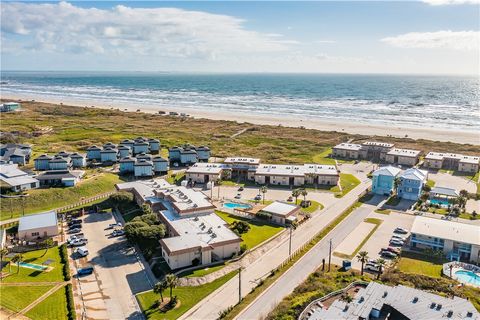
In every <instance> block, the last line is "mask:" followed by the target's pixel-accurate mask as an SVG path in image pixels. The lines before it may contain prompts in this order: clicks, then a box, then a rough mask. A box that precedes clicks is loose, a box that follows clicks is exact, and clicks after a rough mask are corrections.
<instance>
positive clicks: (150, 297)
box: [137, 271, 237, 319]
mask: <svg viewBox="0 0 480 320" xmlns="http://www.w3.org/2000/svg"><path fill="white" fill-rule="evenodd" d="M236 273H237V272H236V271H233V272H230V273H229V274H227V275H225V276H223V277H221V278H218V279H217V280H215V281H213V282H210V283H207V284H204V285H201V286H197V287H177V288H175V289H173V295H174V296H177V297H178V300H179V303H180V307H179V308H177V309H173V310H170V311H167V312H165V313H163V312H161V311H160V310H159V309H158V308H157V307H156V302H157V301H158V300H159V299H160V295H157V294H155V293H153V291H147V292H144V293H141V294H139V295H137V298H138V301H139V303H140V308H141V309H142V311H143V312H144V314H145V315H146V317H147V319H178V318H179V317H180V316H181V315H182V314H184V313H185V312H187V311H188V310H189V309H190V308H192V307H193V306H194V305H195V304H197V303H198V302H200V301H201V300H202V299H203V298H205V297H206V296H208V295H209V294H210V293H212V292H213V291H215V290H216V289H218V288H219V287H221V286H222V285H223V284H224V283H226V282H227V281H228V280H230V279H231V278H233V277H234V276H235V275H236ZM168 292H169V290H166V291H165V295H167V296H168V294H169V293H168Z"/></svg>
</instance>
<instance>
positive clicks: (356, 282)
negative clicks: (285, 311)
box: [298, 280, 369, 320]
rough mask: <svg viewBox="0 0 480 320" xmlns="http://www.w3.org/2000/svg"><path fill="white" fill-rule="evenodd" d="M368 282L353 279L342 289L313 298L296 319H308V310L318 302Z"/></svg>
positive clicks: (365, 284)
mask: <svg viewBox="0 0 480 320" xmlns="http://www.w3.org/2000/svg"><path fill="white" fill-rule="evenodd" d="M368 284H369V282H367V281H361V280H359V281H354V282H352V283H350V284H349V285H348V286H346V287H345V288H343V289H340V290H336V291H332V292H330V293H329V294H327V295H325V296H323V297H321V298H318V299H315V300H313V301H312V302H310V303H309V304H308V305H307V307H306V308H305V309H303V311H302V313H300V315H299V316H298V319H299V320H306V319H308V312H309V311H310V310H311V309H312V308H313V306H314V305H315V304H317V303H319V302H323V301H325V300H327V299H330V298H331V297H334V296H336V295H339V294H341V293H344V292H346V291H348V290H350V289H351V288H353V287H355V286H361V285H364V286H368Z"/></svg>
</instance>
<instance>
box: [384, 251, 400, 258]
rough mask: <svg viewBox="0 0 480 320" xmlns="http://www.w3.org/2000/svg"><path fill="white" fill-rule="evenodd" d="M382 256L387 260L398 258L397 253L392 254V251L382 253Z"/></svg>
mask: <svg viewBox="0 0 480 320" xmlns="http://www.w3.org/2000/svg"><path fill="white" fill-rule="evenodd" d="M381 256H382V257H385V258H395V257H397V255H396V254H395V253H393V252H390V251H382V253H381Z"/></svg>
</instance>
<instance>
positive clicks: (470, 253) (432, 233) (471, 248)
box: [410, 216, 480, 263]
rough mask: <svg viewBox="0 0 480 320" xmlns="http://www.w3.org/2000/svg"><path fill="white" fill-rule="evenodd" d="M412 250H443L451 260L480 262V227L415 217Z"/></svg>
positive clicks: (411, 241)
mask: <svg viewBox="0 0 480 320" xmlns="http://www.w3.org/2000/svg"><path fill="white" fill-rule="evenodd" d="M411 233H412V235H411V239H410V248H412V249H425V248H430V249H435V250H442V251H443V252H444V253H445V255H446V256H447V257H449V258H451V259H457V258H460V260H463V261H470V262H473V263H479V262H480V226H478V225H472V224H466V223H460V222H453V221H448V220H440V219H434V218H427V217H419V216H417V217H415V220H414V222H413V226H412V229H411Z"/></svg>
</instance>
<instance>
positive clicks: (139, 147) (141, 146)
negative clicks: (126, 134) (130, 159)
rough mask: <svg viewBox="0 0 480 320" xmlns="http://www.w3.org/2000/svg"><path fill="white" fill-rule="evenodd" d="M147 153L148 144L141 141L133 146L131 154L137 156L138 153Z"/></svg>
mask: <svg viewBox="0 0 480 320" xmlns="http://www.w3.org/2000/svg"><path fill="white" fill-rule="evenodd" d="M148 151H149V144H148V142H146V141H143V140H137V141H135V143H134V144H133V154H134V155H135V154H139V153H148Z"/></svg>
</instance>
